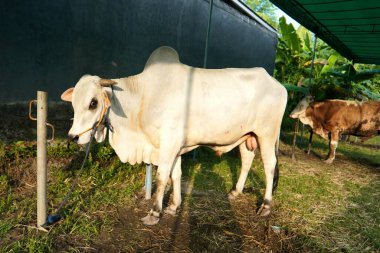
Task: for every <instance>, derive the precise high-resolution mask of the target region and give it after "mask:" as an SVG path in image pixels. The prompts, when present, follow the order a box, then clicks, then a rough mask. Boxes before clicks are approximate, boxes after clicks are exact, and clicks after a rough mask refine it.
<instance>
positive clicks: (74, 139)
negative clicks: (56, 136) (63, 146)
mask: <svg viewBox="0 0 380 253" xmlns="http://www.w3.org/2000/svg"><path fill="white" fill-rule="evenodd" d="M69 138H70V139H71V140H72V141H73V142H75V143H77V142H78V140H79V135H73V134H69Z"/></svg>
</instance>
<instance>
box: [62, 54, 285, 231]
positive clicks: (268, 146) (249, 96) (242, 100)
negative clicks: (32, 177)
mask: <svg viewBox="0 0 380 253" xmlns="http://www.w3.org/2000/svg"><path fill="white" fill-rule="evenodd" d="M61 98H62V99H63V100H65V101H70V102H72V105H73V108H74V122H73V126H72V128H71V129H70V132H69V136H71V137H75V139H76V140H77V142H78V143H79V144H85V143H88V142H89V140H90V131H86V129H89V128H91V126H92V125H93V124H94V122H96V121H98V120H99V119H100V118H102V117H103V115H104V114H105V113H104V112H105V110H106V109H107V108H108V107H110V112H109V115H108V121H109V122H110V124H111V125H112V127H113V132H110V133H109V142H110V144H111V146H112V147H113V148H114V149H115V151H116V153H117V155H118V156H119V158H120V160H121V161H122V162H128V163H130V164H135V163H136V162H137V163H141V162H144V163H148V164H149V163H152V164H154V165H157V166H158V170H157V179H156V183H157V192H156V200H155V204H154V207H153V209H152V210H151V211H150V213H149V214H148V215H147V216H146V217H144V218H143V219H142V221H143V222H144V223H145V224H149V225H153V224H156V223H157V222H158V221H159V217H160V215H161V212H162V200H163V195H164V189H165V186H166V184H167V182H168V179H169V176H171V179H172V181H173V201H172V202H173V203H172V204H171V205H169V206H168V208H167V209H166V210H165V212H166V213H170V214H175V212H176V210H177V208H178V206H179V205H180V203H181V189H180V187H181V184H180V179H181V155H182V154H184V153H186V152H189V151H190V150H193V149H195V148H197V147H198V146H200V145H204V146H208V147H210V148H212V149H213V150H215V151H216V152H217V153H218V154H222V153H225V152H228V151H230V150H231V149H233V148H234V147H236V146H239V148H240V152H241V159H242V168H241V172H240V177H239V180H238V182H237V184H236V189H235V190H234V191H232V192H231V193H230V197H232V198H233V197H235V196H237V195H238V194H240V193H242V190H243V187H244V183H245V180H246V177H247V174H248V172H249V170H250V168H251V164H252V161H253V158H254V156H255V154H254V149H255V148H256V147H257V146H259V147H260V151H261V156H262V160H263V163H264V167H265V174H266V191H265V196H264V202H263V205H262V207H261V208H260V210H259V213H260V214H261V215H263V216H265V215H268V214H269V212H270V204H271V200H272V190H273V188H274V187H273V186H276V185H277V180H278V177H277V176H276V175H275V172H278V169H277V166H276V163H277V159H276V156H275V143H276V140H277V138H278V136H279V132H280V125H281V121H282V117H283V114H284V110H285V106H286V102H287V92H286V90H285V88H284V87H283V86H282V85H281V84H280V83H278V82H277V81H276V80H275V79H274V78H272V77H271V76H270V75H269V74H268V73H267V72H266V71H265V70H264V69H263V68H249V69H248V68H247V69H236V68H235V69H233V68H230V69H201V68H194V67H191V66H187V65H185V64H182V63H181V62H180V61H179V57H178V54H177V52H176V51H175V50H174V49H172V48H170V47H160V48H158V49H156V50H155V51H154V52H153V53H152V54H151V56H150V57H149V59H148V61H147V63H146V65H145V68H144V71H143V72H142V73H140V74H138V75H135V76H130V77H127V78H120V79H112V80H110V79H101V78H100V77H98V76H88V75H86V76H83V77H82V78H81V79H80V80H79V82H78V83H77V84H76V86H75V88H70V89H68V90H67V91H65V92H64V93H63V94H62V96H61ZM105 117H107V116H105ZM105 137H106V128H105V127H104V125H100V126H99V128H98V130H97V131H96V134H95V138H96V140H97V141H98V142H101V141H103V140H104V139H105ZM275 168H276V171H275ZM277 175H278V174H277ZM274 177H275V179H274Z"/></svg>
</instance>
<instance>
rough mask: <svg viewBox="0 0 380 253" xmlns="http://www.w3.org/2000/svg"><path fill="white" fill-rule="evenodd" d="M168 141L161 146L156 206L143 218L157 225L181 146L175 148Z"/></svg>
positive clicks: (143, 220) (148, 223) (147, 222)
mask: <svg viewBox="0 0 380 253" xmlns="http://www.w3.org/2000/svg"><path fill="white" fill-rule="evenodd" d="M167 141H169V139H167V140H164V142H162V145H161V148H160V158H159V165H158V169H157V177H156V184H157V190H156V199H155V202H154V206H153V209H151V210H150V212H149V214H148V215H147V216H145V217H144V218H142V219H141V221H142V222H143V223H144V224H145V225H155V224H157V223H158V222H159V220H160V216H161V212H162V201H163V198H164V193H165V188H166V185H167V183H168V180H169V175H170V172H171V171H172V169H173V168H174V163H175V160H176V158H177V155H178V150H179V148H178V149H175V148H173V145H170V144H171V143H168V142H167ZM177 160H178V159H177Z"/></svg>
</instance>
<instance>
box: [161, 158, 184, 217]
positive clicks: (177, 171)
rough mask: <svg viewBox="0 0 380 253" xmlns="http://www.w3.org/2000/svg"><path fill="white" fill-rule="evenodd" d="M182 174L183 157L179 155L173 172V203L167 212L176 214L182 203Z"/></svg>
mask: <svg viewBox="0 0 380 253" xmlns="http://www.w3.org/2000/svg"><path fill="white" fill-rule="evenodd" d="M181 174H182V171H181V157H178V158H177V161H176V163H175V165H174V168H173V171H172V174H171V178H172V181H173V199H172V204H170V205H169V206H168V207H167V208H166V209H165V213H167V214H171V215H175V214H176V211H177V208H178V207H179V206H180V205H181V201H182V198H181Z"/></svg>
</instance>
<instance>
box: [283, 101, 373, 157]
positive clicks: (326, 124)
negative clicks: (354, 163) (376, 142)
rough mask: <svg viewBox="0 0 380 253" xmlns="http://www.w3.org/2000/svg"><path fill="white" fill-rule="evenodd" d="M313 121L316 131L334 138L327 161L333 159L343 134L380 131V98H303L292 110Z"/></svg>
mask: <svg viewBox="0 0 380 253" xmlns="http://www.w3.org/2000/svg"><path fill="white" fill-rule="evenodd" d="M290 117H291V118H294V119H296V118H298V119H300V121H301V122H302V123H303V124H306V125H309V126H310V127H311V128H312V130H313V132H314V133H316V134H318V135H320V136H321V137H322V138H324V139H327V140H329V141H330V148H329V154H328V156H327V159H326V162H327V163H332V161H333V160H334V158H335V150H336V148H337V146H338V140H339V137H340V135H341V134H347V135H354V136H358V137H364V138H368V137H372V136H375V135H378V134H380V101H367V102H358V101H348V100H337V99H334V100H325V101H321V102H313V99H312V97H311V96H307V97H305V98H304V99H302V100H301V101H300V102H299V103H298V105H297V106H296V108H295V109H294V110H293V111H292V112H291V113H290Z"/></svg>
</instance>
